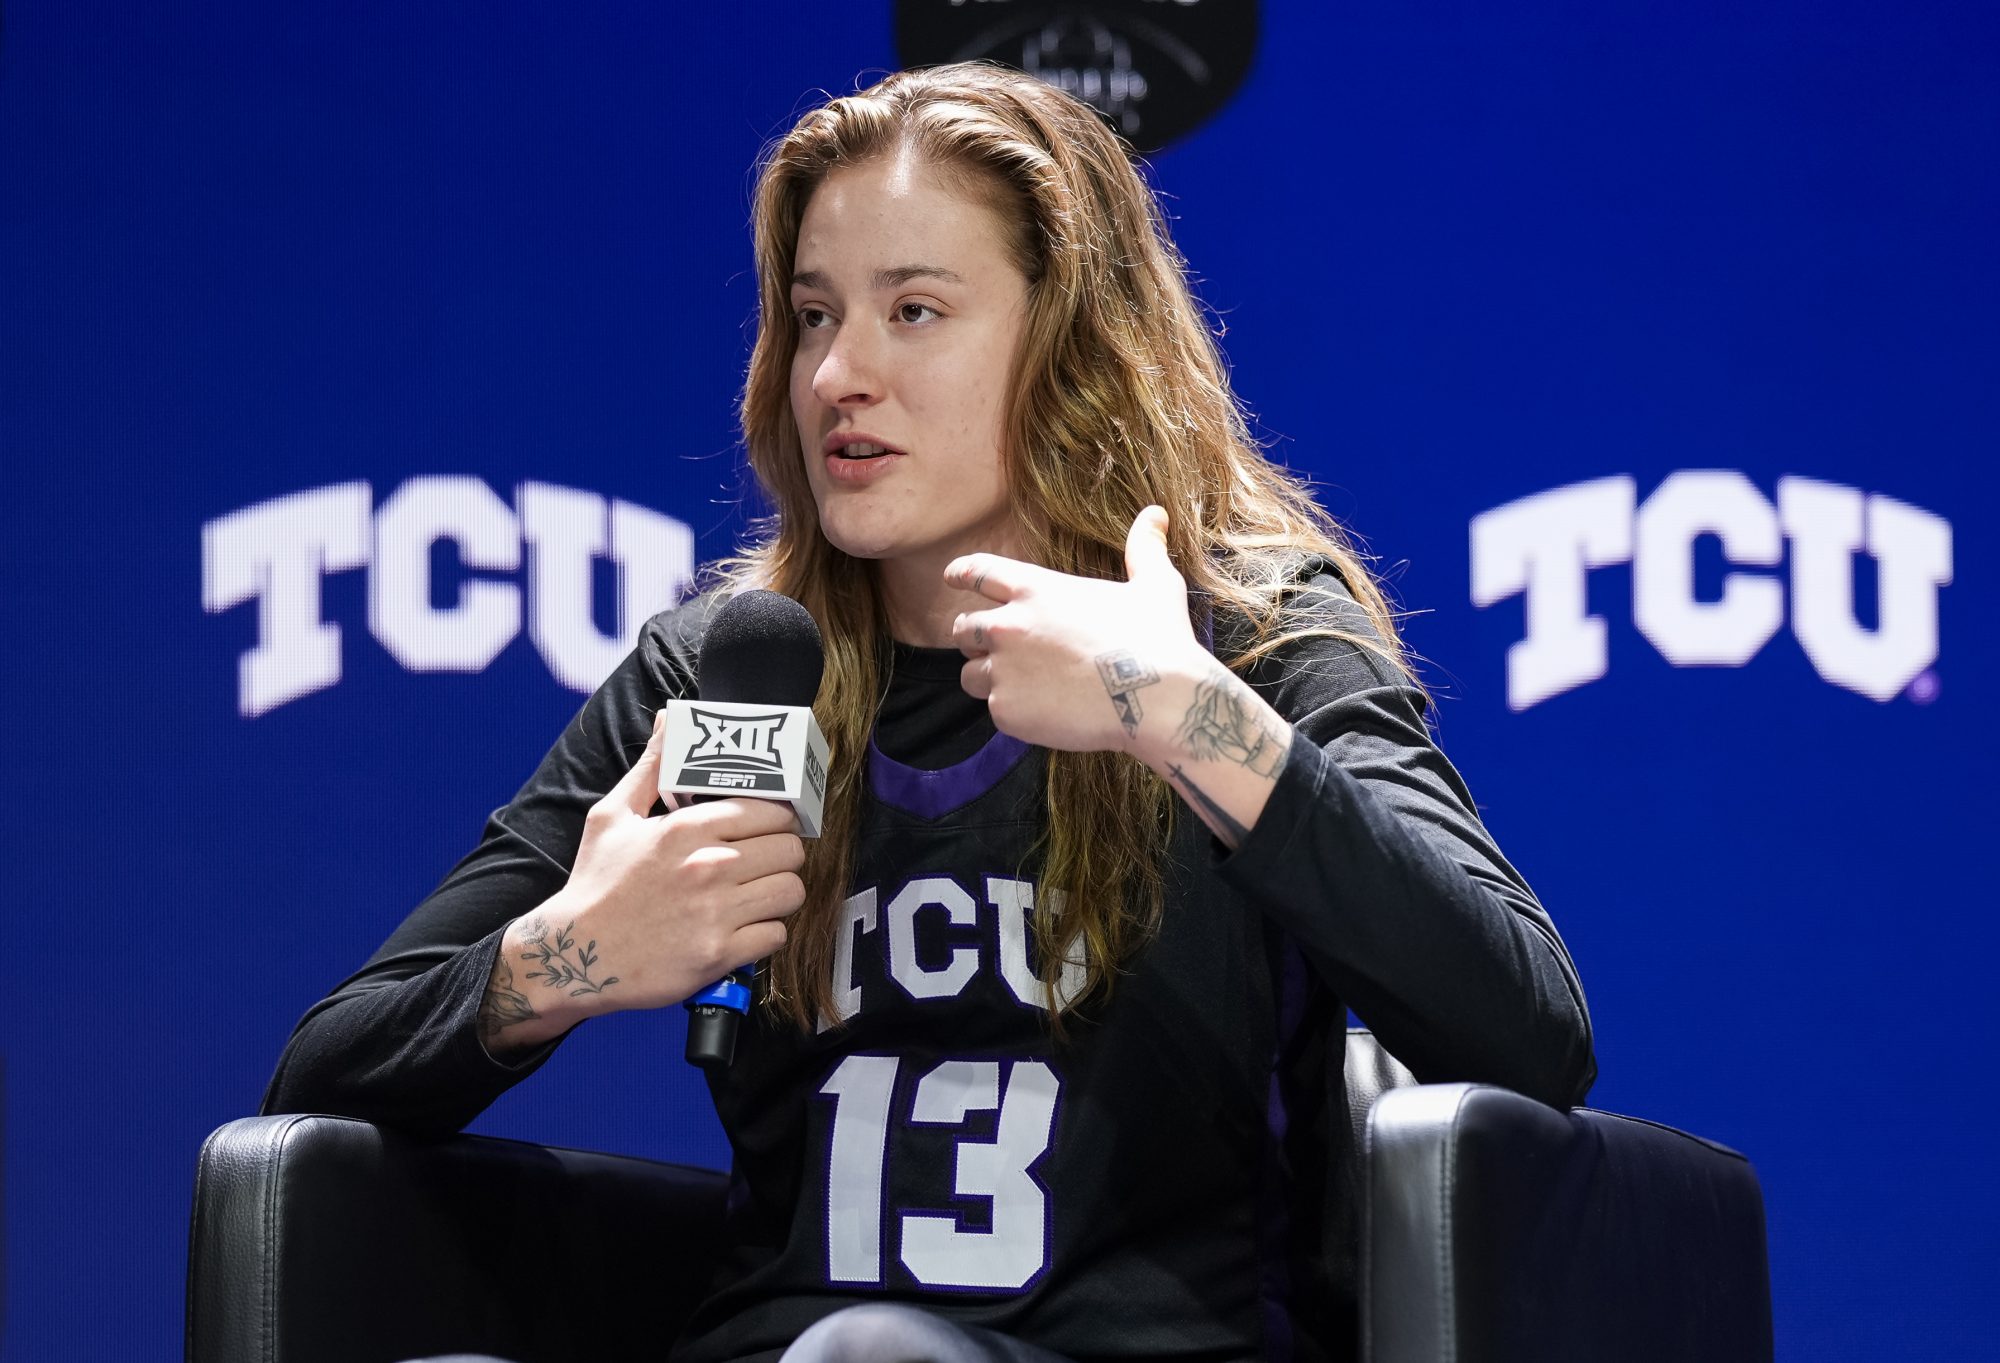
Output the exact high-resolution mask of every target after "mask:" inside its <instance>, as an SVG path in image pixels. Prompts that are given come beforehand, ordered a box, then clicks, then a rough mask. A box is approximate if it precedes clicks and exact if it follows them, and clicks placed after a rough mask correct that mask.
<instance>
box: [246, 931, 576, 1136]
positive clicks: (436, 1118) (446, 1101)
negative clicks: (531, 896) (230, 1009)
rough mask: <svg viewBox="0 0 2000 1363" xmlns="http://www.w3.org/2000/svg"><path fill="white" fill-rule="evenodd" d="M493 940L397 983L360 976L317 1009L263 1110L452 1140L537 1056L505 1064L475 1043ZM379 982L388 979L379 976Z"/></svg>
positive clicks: (295, 1037)
mask: <svg viewBox="0 0 2000 1363" xmlns="http://www.w3.org/2000/svg"><path fill="white" fill-rule="evenodd" d="M500 937H501V934H500V933H498V932H495V933H494V934H491V935H489V936H488V937H485V938H482V939H481V940H479V941H476V942H472V943H470V944H468V945H466V946H464V947H462V948H460V949H458V950H456V951H453V952H451V953H450V954H449V955H445V956H443V957H442V958H441V959H438V960H436V961H435V963H434V964H431V965H430V966H429V968H427V969H421V970H419V971H416V972H415V973H412V974H409V975H408V976H407V977H404V978H382V979H380V980H379V982H378V981H373V980H370V979H368V978H367V977H366V976H364V977H362V978H361V979H359V980H357V981H353V982H350V983H349V984H348V985H347V986H344V987H343V988H342V989H341V990H339V991H338V992H336V993H335V994H334V995H333V996H332V997H331V998H329V999H327V1000H326V1001H324V1002H323V1003H321V1004H319V1005H318V1006H317V1007H315V1008H314V1009H313V1010H312V1011H311V1012H310V1013H308V1014H307V1015H306V1017H305V1019H304V1020H303V1021H302V1022H300V1023H299V1025H298V1027H297V1029H296V1030H295V1031H294V1032H293V1033H292V1036H291V1039H290V1041H289V1042H288V1043H287V1044H286V1047H285V1052H284V1055H283V1056H282V1057H281V1059H280V1060H279V1063H278V1067H277V1072H276V1073H275V1074H274V1075H273V1076H272V1079H271V1084H270V1087H269V1088H268V1090H267V1091H266V1093H265V1096H264V1104H263V1110H264V1111H265V1112H267V1113H275V1112H328V1113H333V1114H336V1115H339V1116H347V1117H358V1118H361V1119H363V1120H365V1121H372V1122H380V1123H382V1124H385V1125H390V1126H397V1127H402V1128H405V1129H408V1130H414V1131H421V1132H426V1133H433V1134H443V1133H447V1132H451V1131H457V1130H459V1129H460V1128H461V1127H463V1126H464V1125H465V1124H466V1123H467V1122H469V1121H471V1120H472V1119H473V1118H474V1117H476V1116H478V1115H479V1113H480V1112H482V1111H484V1110H485V1108H486V1107H487V1106H488V1105H489V1104H491V1103H492V1102H493V1100H494V1099H496V1098H498V1097H499V1096H500V1095H501V1094H502V1093H504V1092H505V1091H506V1090H507V1089H508V1088H510V1087H512V1086H513V1085H514V1084H515V1083H517V1082H518V1081H519V1080H520V1079H521V1078H522V1077H523V1076H525V1075H527V1074H529V1073H531V1072H533V1070H534V1069H535V1068H536V1066H537V1065H539V1063H540V1061H541V1060H542V1059H543V1058H544V1055H545V1052H544V1053H536V1052H532V1051H526V1050H523V1051H519V1052H516V1053H514V1054H512V1055H510V1056H509V1057H508V1059H507V1060H505V1061H503V1060H500V1059H496V1058H495V1057H494V1056H493V1055H491V1054H489V1053H488V1052H487V1050H486V1049H485V1047H484V1046H483V1045H482V1044H481V1042H480V1039H479V1035H478V1013H479V1009H480V1005H481V1003H482V1002H483V1000H484V997H485V991H486V985H487V982H488V980H489V979H490V978H491V976H492V974H493V969H494V962H495V960H496V955H497V950H498V948H499V946H500ZM384 974H385V975H386V974H387V972H384Z"/></svg>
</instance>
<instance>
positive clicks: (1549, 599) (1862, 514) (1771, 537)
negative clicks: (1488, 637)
mask: <svg viewBox="0 0 2000 1363" xmlns="http://www.w3.org/2000/svg"><path fill="white" fill-rule="evenodd" d="M1636 502H1637V489H1636V485H1635V484H1634V482H1633V480H1632V479H1630V478H1626V477H1618V478H1599V479H1596V480H1594V481H1592V482H1588V483H1572V484H1570V485H1569V486H1567V487H1559V488H1552V489H1550V490H1549V491H1547V492H1539V493H1536V494H1535V495H1534V496H1532V497H1523V498H1521V500H1519V501H1517V502H1509V503H1508V504H1507V505H1505V506H1501V507H1495V508H1494V509H1493V510H1491V511H1486V512H1482V513H1480V514H1479V515H1478V516H1475V517H1474V518H1473V520H1472V601H1473V604H1474V605H1477V606H1490V605H1492V604H1493V603H1494V602H1496V601H1501V600H1505V599H1506V598H1507V597H1510V596H1514V595H1516V594H1518V593H1522V592H1525V593H1526V594H1527V602H1526V608H1527V637H1526V638H1524V639H1522V640H1521V642H1520V643H1518V644H1515V645H1514V646H1513V647H1512V648H1510V649H1508V650H1507V703H1508V705H1509V706H1511V707H1512V708H1513V709H1516V710H1525V709H1527V708H1528V707H1529V706H1531V705H1534V704H1536V703H1537V702H1539V701H1544V700H1547V699H1548V698H1549V697H1551V696H1554V695H1559V694H1561V693H1562V692H1564V691H1567V690H1570V689H1571V688H1572V687H1576V686H1581V685H1583V684H1584V683H1585V682H1590V681H1595V680H1597V679H1598V678H1599V677H1601V676H1603V675H1604V673H1605V669H1606V666H1607V662H1606V653H1607V650H1606V646H1605V639H1606V634H1605V624H1604V620H1603V619H1602V618H1601V617H1597V616H1592V615H1589V614H1587V613H1586V611H1585V604H1584V602H1585V593H1584V579H1585V576H1586V575H1587V574H1588V573H1589V571H1590V570H1591V569H1592V568H1603V567H1608V566H1609V565H1611V564H1614V563H1626V562H1630V563H1631V565H1632V618H1633V622H1634V623H1635V624H1637V625H1638V627H1639V632H1640V633H1641V634H1644V635H1645V636H1646V638H1647V639H1649V640H1651V641H1652V644H1653V647H1655V648H1657V649H1659V651H1660V653H1661V655H1662V656H1664V657H1665V658H1666V659H1667V660H1668V661H1669V662H1672V663H1676V664H1679V665H1682V666H1712V667H1737V666H1741V665H1742V664H1744V663H1746V662H1748V661H1749V660H1750V659H1751V657H1753V656H1754V655H1755V654H1756V652H1757V650H1758V649H1760V648H1762V647H1763V646H1764V644H1765V643H1766V642H1767V641H1769V639H1770V638H1771V636H1772V635H1773V634H1775V633H1777V631H1778V627H1779V626H1780V625H1781V624H1783V623H1784V619H1785V589H1784V587H1783V586H1782V585H1781V584H1780V583H1779V582H1778V581H1777V579H1775V578H1772V577H1768V576H1762V575H1752V574H1749V573H1737V572H1732V573H1730V574H1728V575H1727V576H1726V577H1725V578H1724V580H1723V588H1722V596H1721V599H1719V600H1716V601H1698V600H1696V599H1695V594H1694V543H1695V541H1696V540H1697V539H1698V538H1700V537H1701V536H1703V535H1714V536H1715V537H1716V538H1717V539H1719V540H1720V541H1721V542H1722V552H1723V556H1724V557H1725V558H1726V559H1727V560H1728V561H1729V562H1730V563H1732V564H1735V565H1738V566H1745V567H1748V566H1764V567H1769V566H1772V565H1774V564H1776V563H1778V562H1779V561H1780V560H1781V559H1782V558H1783V556H1784V543H1783V541H1784V540H1786V539H1789V540H1790V541H1791V544H1792V562H1791V605H1792V633H1793V634H1795V635H1796V636H1797V637H1798V641H1799V646H1800V647H1801V648H1803V649H1804V650H1805V654H1806V657H1807V658H1808V659H1810V660H1811V662H1812V665H1813V666H1814V667H1815V668H1816V669H1818V671H1819V674H1820V676H1822V677H1824V678H1826V679H1827V680H1828V681H1830V682H1833V683H1835V684H1836V685H1839V686H1844V687H1847V688H1848V689H1849V690H1851V691H1858V692H1860V693H1861V694H1862V695H1864V696H1868V697H1871V698H1872V699H1875V700H1878V701H1886V700H1889V699H1891V698H1892V697H1894V696H1895V695H1897V694H1898V693H1899V692H1901V691H1902V690H1903V688H1904V687H1906V686H1908V685H1909V684H1910V683H1911V682H1912V681H1914V680H1915V679H1916V678H1917V677H1918V676H1919V675H1920V674H1921V673H1922V672H1923V671H1924V669H1925V668H1927V667H1929V666H1930V665H1931V663H1933V662H1934V661H1936V659H1937V655H1938V588H1940V587H1942V586H1944V585H1945V584H1946V583H1948V582H1950V581H1951V525H1950V523H1949V522H1947V521H1945V520H1944V519H1943V518H1942V517H1939V516H1934V515H1932V514H1931V513H1930V512H1928V511H1924V510H1922V509H1920V508H1918V507H1914V506H1910V505H1908V504H1906V503H1904V502H1899V501H1896V500H1895V499H1894V498H1891V497H1884V496H1882V495H1881V494H1880V493H1870V494H1866V495H1864V494H1863V493H1861V492H1860V491H1858V490H1856V489H1854V488H1851V487H1841V486H1839V485H1837V484H1834V483H1821V482H1817V481H1815V480H1813V479H1811V478H1780V479H1779V480H1778V504H1777V506H1776V507H1773V506H1772V505H1771V503H1770V502H1769V501H1767V500H1765V498H1764V495H1763V494H1762V493H1760V492H1759V491H1758V490H1757V489H1756V487H1755V486H1753V485H1752V484H1751V482H1750V480H1749V479H1748V478H1745V477H1744V476H1743V475H1742V474H1740V473H1736V472H1733V471H1730V470H1725V469H1686V470H1683V471H1681V472H1679V473H1676V474H1673V475H1672V476H1670V477H1669V478H1668V479H1667V480H1666V481H1665V482H1663V483H1661V484H1660V486H1659V487H1658V488H1656V489H1655V490H1654V492H1653V495H1652V496H1650V497H1648V498H1647V499H1646V500H1645V502H1644V504H1643V505H1637V506H1636V508H1635V503H1636ZM1864 549H1865V550H1866V551H1867V552H1868V553H1869V554H1870V555H1872V556H1873V557H1874V559H1875V561H1876V565H1877V575H1876V582H1877V596H1878V598H1879V607H1880V608H1879V612H1878V619H1879V623H1878V625H1877V626H1876V628H1874V629H1872V630H1870V629H1864V628H1863V627H1862V626H1861V624H1860V622H1859V621H1857V620H1856V619H1855V615H1854V565H1853V561H1852V560H1853V556H1854V555H1855V554H1856V553H1858V552H1860V551H1862V550H1864Z"/></svg>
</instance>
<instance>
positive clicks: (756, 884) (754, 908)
mask: <svg viewBox="0 0 2000 1363" xmlns="http://www.w3.org/2000/svg"><path fill="white" fill-rule="evenodd" d="M737 902H738V903H739V904H740V905H741V907H742V909H743V916H742V921H743V922H744V923H746V924H748V923H753V922H757V921H760V920H769V919H773V918H789V917H790V916H791V915H793V914H795V913H797V912H798V911H799V909H800V908H801V907H802V906H803V905H804V904H805V902H806V883H805V881H804V880H803V879H802V878H801V877H800V876H799V875H798V873H797V872H795V871H778V872H775V873H773V874H771V875H768V876H765V877H764V878H763V879H761V880H753V881H751V882H750V883H749V884H748V885H745V886H744V887H743V894H742V898H741V899H739V900H738V901H737Z"/></svg>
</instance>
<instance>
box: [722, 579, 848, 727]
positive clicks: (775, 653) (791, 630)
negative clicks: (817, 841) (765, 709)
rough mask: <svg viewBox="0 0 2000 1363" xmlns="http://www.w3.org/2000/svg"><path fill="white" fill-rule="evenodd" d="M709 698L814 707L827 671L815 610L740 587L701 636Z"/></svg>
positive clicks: (785, 597) (787, 599)
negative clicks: (820, 684) (812, 705)
mask: <svg viewBox="0 0 2000 1363" xmlns="http://www.w3.org/2000/svg"><path fill="white" fill-rule="evenodd" d="M700 668H701V674H700V676H699V677H697V678H696V688H697V690H698V691H699V693H700V695H701V698H702V699H703V700H722V701H740V702H743V703H746V704H751V705H802V706H809V705H811V704H812V703H813V697H815V696H817V695H818V694H819V682H820V676H821V674H822V673H824V672H825V670H826V645H825V644H824V643H823V642H822V641H821V639H820V635H819V626H818V625H817V624H815V623H814V622H813V618H812V612H811V611H809V610H807V609H806V608H805V607H804V606H801V605H800V604H799V603H798V602H796V601H794V600H792V598H791V597H789V596H784V595H781V594H779V593H777V592H770V591H764V590H761V589H758V590H753V591H747V592H738V593H737V594H736V595H735V596H732V597H730V598H729V599H728V600H727V601H724V602H723V603H722V604H721V605H720V606H719V607H717V608H716V612H715V617H714V619H712V620H710V621H709V623H708V630H707V632H706V633H705V634H703V636H702V640H701V662H700Z"/></svg>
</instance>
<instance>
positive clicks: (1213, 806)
mask: <svg viewBox="0 0 2000 1363" xmlns="http://www.w3.org/2000/svg"><path fill="white" fill-rule="evenodd" d="M1167 775H1168V777H1169V778H1170V779H1171V780H1172V781H1173V783H1174V785H1176V786H1178V787H1179V788H1180V792H1181V794H1182V795H1185V796H1186V797H1187V801H1188V803H1189V804H1191V805H1193V806H1194V808H1195V812H1196V813H1198V814H1200V815H1202V816H1203V820H1204V822H1206V823H1207V824H1208V826H1209V827H1210V828H1212V829H1214V830H1215V832H1216V836H1218V837H1220V838H1221V839H1222V840H1223V841H1224V842H1226V843H1228V844H1229V847H1230V850H1231V851H1234V850H1235V849H1237V848H1238V847H1241V846H1242V845H1243V840H1244V839H1245V838H1247V837H1249V836H1250V830H1249V829H1247V828H1245V827H1244V826H1243V825H1242V824H1240V823H1238V822H1237V821H1236V819H1234V818H1233V817H1231V815H1230V813H1229V811H1228V810H1226V809H1224V808H1223V807H1222V806H1221V805H1219V804H1217V803H1216V802H1215V801H1213V800H1211V799H1209V798H1208V792H1207V791H1205V790H1203V789H1202V788H1201V787H1200V786H1198V785H1196V784H1195V783H1194V782H1193V781H1192V780H1190V779H1189V778H1188V774H1187V773H1186V772H1184V771H1182V770H1181V769H1180V768H1179V767H1177V766H1174V765H1173V764H1172V763H1169V764H1168V765H1167Z"/></svg>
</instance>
